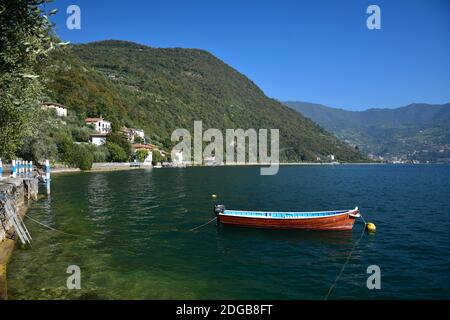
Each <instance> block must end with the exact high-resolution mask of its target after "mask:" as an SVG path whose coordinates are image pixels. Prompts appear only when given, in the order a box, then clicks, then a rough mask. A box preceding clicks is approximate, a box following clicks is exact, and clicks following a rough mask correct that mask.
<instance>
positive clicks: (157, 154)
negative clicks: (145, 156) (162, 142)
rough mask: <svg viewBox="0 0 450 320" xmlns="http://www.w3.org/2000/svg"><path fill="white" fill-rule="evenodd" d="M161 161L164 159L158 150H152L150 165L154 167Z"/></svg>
mask: <svg viewBox="0 0 450 320" xmlns="http://www.w3.org/2000/svg"><path fill="white" fill-rule="evenodd" d="M162 161H164V157H163V156H162V155H161V152H159V150H153V159H152V164H153V165H156V164H158V163H160V162H162Z"/></svg>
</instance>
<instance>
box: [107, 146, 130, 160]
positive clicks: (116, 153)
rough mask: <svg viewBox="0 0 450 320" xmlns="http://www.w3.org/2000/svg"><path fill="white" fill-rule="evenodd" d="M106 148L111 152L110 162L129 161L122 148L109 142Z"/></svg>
mask: <svg viewBox="0 0 450 320" xmlns="http://www.w3.org/2000/svg"><path fill="white" fill-rule="evenodd" d="M106 148H108V152H109V159H108V160H109V161H111V162H126V161H127V160H128V156H127V154H126V153H125V151H124V150H123V149H122V147H121V146H119V145H117V144H115V143H113V142H107V143H106Z"/></svg>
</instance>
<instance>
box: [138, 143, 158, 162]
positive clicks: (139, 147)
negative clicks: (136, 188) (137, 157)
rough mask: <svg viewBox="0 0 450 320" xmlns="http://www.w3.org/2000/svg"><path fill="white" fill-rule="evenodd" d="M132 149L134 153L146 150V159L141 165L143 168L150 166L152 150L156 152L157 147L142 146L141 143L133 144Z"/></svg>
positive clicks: (151, 145) (152, 145) (150, 145)
mask: <svg viewBox="0 0 450 320" xmlns="http://www.w3.org/2000/svg"><path fill="white" fill-rule="evenodd" d="M133 149H134V151H135V152H136V151H139V150H147V151H148V156H147V158H145V160H144V162H143V164H144V165H145V166H151V165H152V162H153V150H157V147H156V146H155V145H154V144H150V143H149V144H143V143H135V144H133Z"/></svg>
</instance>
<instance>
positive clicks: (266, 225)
mask: <svg viewBox="0 0 450 320" xmlns="http://www.w3.org/2000/svg"><path fill="white" fill-rule="evenodd" d="M352 214H353V212H351V211H349V212H347V213H343V214H340V215H335V216H330V217H314V218H302V219H288V218H287V219H276V218H255V217H246V216H233V215H227V214H223V213H221V214H218V215H217V219H218V221H219V222H220V223H221V224H223V225H232V226H239V227H247V228H262V229H300V230H352V228H353V225H354V223H355V217H354V216H352Z"/></svg>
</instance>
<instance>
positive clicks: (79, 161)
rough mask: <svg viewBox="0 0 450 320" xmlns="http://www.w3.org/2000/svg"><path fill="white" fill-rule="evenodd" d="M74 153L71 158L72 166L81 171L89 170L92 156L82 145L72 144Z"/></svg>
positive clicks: (92, 159) (92, 160)
mask: <svg viewBox="0 0 450 320" xmlns="http://www.w3.org/2000/svg"><path fill="white" fill-rule="evenodd" d="M73 147H74V153H73V158H72V165H74V166H76V167H78V168H80V169H81V170H90V169H91V168H92V163H93V162H94V156H93V155H92V153H91V152H89V150H88V149H87V148H86V147H84V146H83V145H76V144H74V146H73Z"/></svg>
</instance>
